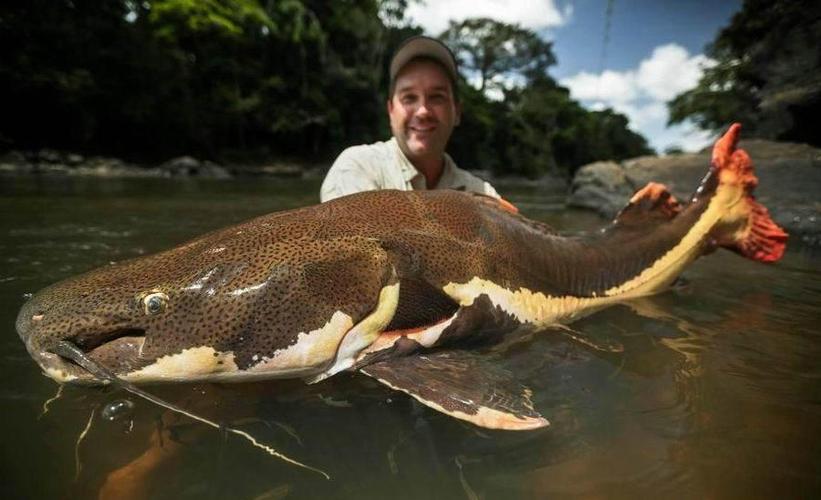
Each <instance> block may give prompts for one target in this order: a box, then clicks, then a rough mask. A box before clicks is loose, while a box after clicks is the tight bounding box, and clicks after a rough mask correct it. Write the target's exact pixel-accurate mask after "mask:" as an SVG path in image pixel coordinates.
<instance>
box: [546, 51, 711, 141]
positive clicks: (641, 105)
mask: <svg viewBox="0 0 821 500" xmlns="http://www.w3.org/2000/svg"><path fill="white" fill-rule="evenodd" d="M712 64H715V62H714V61H712V60H711V59H709V58H707V57H705V56H704V55H701V54H697V55H693V56H690V54H689V53H688V52H687V50H686V49H685V48H683V47H681V46H680V45H676V44H672V43H671V44H667V45H661V46H659V47H656V48H655V49H654V50H653V53H652V54H651V55H650V57H648V58H647V59H644V60H642V61H641V62H640V63H639V65H638V67H637V68H635V69H632V70H627V71H612V70H606V71H604V72H602V73H601V74H600V75H598V74H593V73H587V72H582V73H578V74H576V75H574V76H571V77H569V78H565V79H563V80H561V82H560V83H561V84H562V85H564V86H566V87H568V88H569V89H570V95H571V97H573V98H574V99H578V100H579V101H581V102H582V104H584V105H585V106H586V107H587V108H589V109H593V110H601V109H604V108H606V107H610V108H613V109H614V110H616V111H618V112H619V113H623V114H625V115H626V116H627V117H628V118H629V119H630V127H631V128H632V129H633V130H635V131H636V132H639V133H641V134H643V135H644V136H645V137H647V139H648V140H649V142H650V146H652V147H653V148H655V149H656V150H658V151H663V150H664V149H666V148H667V147H669V146H679V147H681V148H682V149H684V150H685V151H694V150H698V149H701V148H702V147H704V146H705V145H707V144H708V142H709V141H710V140H711V139H712V137H711V136H710V135H709V134H708V133H704V132H701V131H699V130H697V129H696V128H695V127H694V126H692V124H682V125H675V126H672V127H667V126H666V124H667V118H668V113H667V106H666V101H669V100H670V99H672V98H673V97H675V96H676V95H678V94H680V93H681V92H684V91H686V90H689V89H691V88H693V87H694V86H695V85H696V84H697V83H698V80H699V79H700V78H701V75H702V73H703V71H704V68H706V67H709V66H710V65H712Z"/></svg>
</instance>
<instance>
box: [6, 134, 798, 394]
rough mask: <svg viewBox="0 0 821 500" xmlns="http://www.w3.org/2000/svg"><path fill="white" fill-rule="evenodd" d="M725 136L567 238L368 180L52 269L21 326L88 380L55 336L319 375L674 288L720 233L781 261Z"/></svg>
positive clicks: (204, 371)
mask: <svg viewBox="0 0 821 500" xmlns="http://www.w3.org/2000/svg"><path fill="white" fill-rule="evenodd" d="M728 135H733V137H731V138H729V139H727V140H725V139H722V141H724V143H721V142H720V146H721V148H723V150H722V154H723V153H727V154H723V155H722V154H719V155H718V156H717V157H716V158H717V160H715V161H714V165H713V167H712V168H711V171H710V173H709V174H708V176H707V177H706V178H705V180H704V182H703V183H702V185H701V187H700V188H699V190H698V191H697V192H696V195H695V196H694V197H693V199H692V200H690V203H689V204H688V205H687V206H686V207H680V206H679V205H677V204H676V203H675V202H674V201H673V200H671V199H670V197H669V194H665V193H666V190H664V189H663V188H658V187H648V188H645V190H642V191H641V192H639V193H638V194H637V196H636V197H634V199H633V200H632V201H631V203H630V204H629V205H628V207H626V208H625V210H624V211H623V212H622V214H621V216H620V217H619V218H617V219H616V220H615V221H614V222H613V224H611V225H610V226H609V227H607V228H605V229H604V230H603V231H600V232H596V233H591V234H589V235H585V236H578V237H562V236H560V235H558V234H556V232H554V231H553V230H552V229H550V228H549V227H547V226H546V225H544V224H542V223H539V222H536V221H532V220H530V219H527V218H525V217H523V216H521V215H519V214H517V213H513V212H512V211H510V210H509V207H508V206H506V205H503V204H500V203H498V202H497V201H495V200H493V199H491V198H487V197H483V196H480V195H473V194H469V193H463V192H455V191H428V192H399V191H374V192H365V193H359V194H355V195H351V196H347V197H344V198H339V199H336V200H334V201H331V202H328V203H325V204H321V205H316V206H312V207H306V208H302V209H297V210H292V211H286V212H279V213H274V214H270V215H265V216H262V217H258V218H256V219H253V220H250V221H248V222H245V223H242V224H239V225H236V226H233V227H229V228H226V229H222V230H218V231H215V232H212V233H209V234H206V235H204V236H202V237H200V238H197V239H194V240H192V241H190V242H188V243H185V244H183V245H180V246H178V247H176V248H173V249H170V250H167V251H165V252H161V253H158V254H155V255H151V256H146V257H141V258H138V259H134V260H130V261H125V262H121V263H118V264H115V265H111V266H107V267H103V268H100V269H97V270H94V271H91V272H89V273H87V274H84V275H81V276H78V277H75V278H71V279H68V280H65V281H63V282H60V283H57V284H55V285H52V286H50V287H48V288H46V289H44V290H42V291H40V292H39V293H37V294H36V295H35V296H34V297H33V298H32V299H31V300H30V301H29V302H27V303H26V304H25V305H24V307H23V308H22V310H21V312H20V314H19V316H18V319H17V330H18V333H19V335H20V336H21V338H22V339H23V341H24V342H25V343H26V346H27V348H28V350H29V352H30V353H31V355H32V357H33V358H34V359H35V360H36V361H37V362H38V363H39V364H40V366H41V368H42V369H43V370H44V372H45V373H46V375H48V376H50V377H52V378H54V379H55V380H58V381H60V382H79V383H93V382H95V381H94V380H93V378H92V377H90V376H89V375H88V374H87V373H85V372H84V371H83V370H82V369H80V368H79V367H77V366H75V365H73V364H71V363H69V362H67V361H65V360H63V359H62V358H60V357H58V356H56V355H54V354H51V353H50V352H49V351H50V349H51V348H52V347H53V346H54V345H55V344H56V343H57V342H59V341H61V340H69V341H72V342H74V343H76V344H77V345H78V346H79V347H80V348H82V349H83V350H84V351H86V352H87V354H88V355H89V357H91V358H92V359H95V360H96V361H97V362H99V363H101V364H103V365H105V366H107V367H109V368H110V369H111V370H112V371H114V372H115V373H117V374H118V375H120V376H121V377H123V378H125V379H126V380H131V381H134V382H156V381H188V380H229V381H240V380H248V379H259V378H274V377H313V378H314V380H320V379H322V378H324V377H327V376H330V375H333V374H334V373H337V372H338V371H342V370H347V369H357V368H362V367H364V366H367V365H369V364H372V363H376V362H381V361H383V360H384V359H385V358H386V357H390V356H400V355H409V354H412V353H414V352H416V351H418V350H421V349H426V348H431V347H442V346H446V345H454V344H459V343H464V342H466V341H468V342H469V341H470V340H471V339H475V338H477V337H481V338H482V339H483V340H487V341H498V340H499V338H500V337H502V336H504V334H506V333H509V332H511V331H514V330H517V329H520V328H531V329H536V328H543V327H545V326H549V325H551V324H557V323H566V322H569V321H572V320H574V319H576V318H578V317H580V316H582V315H585V314H589V313H591V312H593V311H595V310H598V309H600V308H602V307H605V306H608V305H610V304H613V303H616V302H618V301H620V300H625V299H627V298H631V297H635V296H640V295H647V294H651V293H655V292H657V291H659V290H662V289H664V287H666V286H667V285H668V284H669V283H670V282H671V281H672V280H673V279H675V277H676V276H677V275H678V274H679V273H680V272H681V271H682V270H683V269H684V268H685V267H686V266H687V265H688V264H689V263H690V262H692V261H693V260H694V259H696V258H697V257H698V256H700V255H702V254H703V253H705V252H706V251H708V250H710V249H712V248H714V247H715V246H716V245H722V246H729V247H733V246H734V245H735V246H736V247H738V248H742V249H743V248H748V250H740V251H742V253H743V252H745V251H746V252H747V253H748V254H754V258H758V259H759V260H766V259H765V258H761V257H760V256H761V255H764V256H765V257H766V256H770V257H772V256H775V258H773V259H770V260H777V257H778V256H780V253H778V252H779V251H780V252H783V241H784V240H785V239H786V234H784V233H783V231H782V232H780V233H779V232H778V231H780V228H777V226H774V224H772V225H768V224H769V223H771V221H769V223H768V222H767V221H768V220H769V217H768V216H767V215H766V209H763V207H760V205H752V203H754V202H753V201H751V200H752V198H751V196H750V194H749V193H750V191H751V189H752V187H754V184H755V183H754V182H752V181H751V180H750V176H752V171H751V170H750V169H751V166H750V164H749V158H746V157H742V156H739V155H736V154H735V153H734V151H735V141H736V140H737V135H738V130H737V129H734V130H733V129H731V132H730V133H728ZM725 138H726V136H725ZM718 147H719V146H717V148H718ZM724 150H727V151H724ZM745 161H746V163H745ZM745 176H746V177H745ZM752 178H753V179H754V177H752ZM761 210H763V211H764V212H763V215H762V212H761ZM764 218H766V220H764ZM762 221H763V222H762ZM761 228H765V230H767V231H769V233H768V234H767V235H765V236H766V237H761V236H760V234H761V232H762V229H761ZM755 235H759V236H756V238H759V239H755V238H754V236H755ZM762 238H763V239H762ZM767 238H769V239H767ZM768 242H769V243H768ZM773 242H775V243H773ZM778 244H780V245H781V246H780V247H779V246H778ZM744 245H747V246H746V247H745V246H744ZM768 245H770V246H768ZM773 245H774V246H773ZM779 249H780V250H779ZM776 254H777V255H776ZM755 255H757V256H759V257H755ZM748 256H751V255H748Z"/></svg>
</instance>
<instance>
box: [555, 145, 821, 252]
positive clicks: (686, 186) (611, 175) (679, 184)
mask: <svg viewBox="0 0 821 500" xmlns="http://www.w3.org/2000/svg"><path fill="white" fill-rule="evenodd" d="M739 147H741V148H743V149H745V150H746V151H747V152H748V153H749V154H750V156H751V157H752V159H753V164H754V165H755V168H756V174H757V175H758V178H759V180H760V183H759V186H758V188H757V189H756V191H755V195H756V198H757V199H758V200H759V201H761V202H762V203H763V204H764V205H765V206H767V207H768V208H769V209H770V213H771V214H772V216H773V219H774V220H775V221H776V222H778V223H779V224H781V225H782V226H783V227H784V228H785V229H786V230H787V232H789V233H790V234H791V235H792V241H803V242H804V243H807V244H810V245H821V196H819V193H821V149H817V148H813V147H811V146H807V145H805V144H792V143H781V142H774V141H765V140H746V141H744V140H742V141H741V142H740V144H739ZM709 165H710V152H709V151H708V150H705V151H702V152H700V153H688V154H680V155H669V156H645V157H640V158H634V159H631V160H626V161H624V162H622V163H621V164H618V163H615V162H597V163H592V164H590V165H585V166H584V167H582V168H580V169H579V171H578V172H577V173H576V176H575V177H574V179H573V182H572V184H571V193H570V195H569V196H568V199H567V204H568V205H570V206H574V207H582V208H588V209H592V210H596V211H597V212H599V213H600V214H602V215H603V216H605V217H608V218H609V217H613V216H614V215H615V214H616V212H618V210H619V209H620V208H621V207H623V206H624V205H625V204H626V203H627V200H629V199H630V196H631V195H632V193H633V192H635V190H636V189H639V188H641V187H642V186H644V185H645V184H647V183H648V182H650V181H655V182H661V183H663V184H665V185H666V186H667V187H668V189H670V191H671V192H672V193H673V194H674V195H675V196H676V197H677V198H679V199H680V200H682V201H686V200H687V199H689V197H690V196H691V195H692V191H693V189H695V187H697V186H698V183H699V182H700V180H701V178H702V177H703V176H704V174H705V173H706V171H707V168H708V166H709Z"/></svg>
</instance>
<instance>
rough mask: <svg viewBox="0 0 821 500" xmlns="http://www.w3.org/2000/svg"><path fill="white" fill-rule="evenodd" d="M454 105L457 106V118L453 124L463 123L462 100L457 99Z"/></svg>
mask: <svg viewBox="0 0 821 500" xmlns="http://www.w3.org/2000/svg"><path fill="white" fill-rule="evenodd" d="M453 107H454V108H456V119H455V120H453V126H454V127H455V126H457V125H459V124H460V123H462V101H456V102H455V103H454V104H453Z"/></svg>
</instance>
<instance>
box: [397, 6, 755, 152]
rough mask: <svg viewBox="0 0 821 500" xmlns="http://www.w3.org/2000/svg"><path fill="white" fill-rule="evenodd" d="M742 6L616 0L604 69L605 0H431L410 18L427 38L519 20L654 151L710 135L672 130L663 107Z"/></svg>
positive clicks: (591, 103) (567, 78)
mask: <svg viewBox="0 0 821 500" xmlns="http://www.w3.org/2000/svg"><path fill="white" fill-rule="evenodd" d="M740 8H741V1H740V0H712V1H704V0H692V1H688V0H682V1H664V0H657V1H652V0H633V1H625V0H614V1H613V10H612V16H611V20H610V37H609V42H608V44H607V49H606V57H605V59H604V65H603V66H602V64H601V62H602V58H601V54H602V43H603V39H604V27H605V12H606V9H607V2H606V1H605V0H566V1H563V0H517V1H503V0H438V1H437V0H428V1H427V2H426V3H424V4H422V3H417V4H411V6H410V7H409V9H408V15H409V17H410V18H411V19H413V21H414V22H416V23H417V24H420V25H422V26H423V27H424V28H425V29H426V31H427V32H428V33H429V34H434V35H435V34H438V33H439V32H441V31H442V30H443V29H444V28H445V27H446V26H447V21H448V20H457V21H458V20H462V19H465V18H466V17H479V16H487V17H492V18H494V19H497V20H500V21H504V22H511V23H518V24H521V25H523V26H525V27H527V28H530V29H533V30H534V31H537V32H538V33H539V34H540V35H542V36H543V37H544V38H546V39H548V40H552V41H553V44H554V52H555V54H556V57H557V59H558V64H557V65H556V66H554V67H553V68H552V69H551V71H550V73H551V74H552V76H553V77H554V78H556V79H557V80H559V81H560V82H561V83H562V84H563V85H565V86H567V87H568V88H570V90H571V95H572V96H573V97H574V98H575V99H577V100H579V101H580V102H582V104H584V105H585V106H586V107H588V108H590V109H600V108H603V107H612V108H614V109H616V110H617V111H619V112H622V113H624V114H626V115H627V116H628V118H629V119H630V123H631V125H630V126H631V128H633V129H634V130H636V131H638V132H640V133H642V134H643V135H644V136H645V137H647V139H648V140H649V141H650V144H651V146H652V147H654V148H656V149H657V150H659V151H663V150H664V149H665V148H667V147H669V146H679V147H683V148H684V149H685V150H697V149H700V148H702V147H704V146H705V145H707V144H708V143H709V142H710V141H711V140H712V139H713V138H712V136H710V135H709V134H707V133H704V132H701V131H698V130H696V129H695V127H693V126H692V125H689V124H685V125H680V126H676V127H671V128H667V127H666V122H667V110H666V106H665V104H664V103H665V102H666V101H667V100H669V99H670V98H672V96H674V95H676V94H677V93H679V92H682V91H684V90H687V89H689V88H692V86H693V85H695V83H696V82H697V81H698V79H699V77H700V76H701V72H702V71H703V68H704V67H705V66H709V64H710V63H711V61H710V60H709V58H707V57H706V56H704V48H705V46H706V45H707V44H708V43H710V42H711V41H712V40H713V39H714V38H715V36H716V34H717V33H718V31H719V30H720V29H721V28H722V27H723V26H726V25H727V24H728V23H729V21H730V19H731V18H732V16H733V14H735V13H736V12H737V11H738V10H739V9H740Z"/></svg>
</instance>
